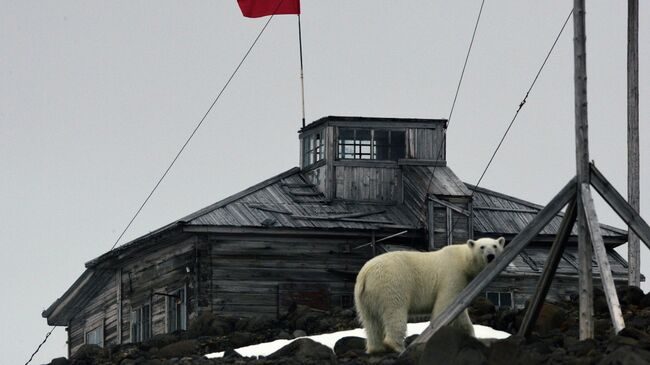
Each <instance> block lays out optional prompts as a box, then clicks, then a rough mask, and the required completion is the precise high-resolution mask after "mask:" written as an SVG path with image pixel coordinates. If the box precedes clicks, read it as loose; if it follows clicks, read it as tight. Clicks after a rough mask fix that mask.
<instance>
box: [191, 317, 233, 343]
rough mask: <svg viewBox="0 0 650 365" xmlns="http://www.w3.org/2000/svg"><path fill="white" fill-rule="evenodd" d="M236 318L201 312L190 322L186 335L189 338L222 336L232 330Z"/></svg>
mask: <svg viewBox="0 0 650 365" xmlns="http://www.w3.org/2000/svg"><path fill="white" fill-rule="evenodd" d="M236 321H237V318H234V317H229V316H217V315H216V314H214V313H212V312H203V313H201V315H199V316H198V317H197V318H195V319H194V320H193V321H191V322H190V325H189V327H188V329H187V335H188V337H190V338H196V337H200V336H224V335H227V334H228V333H230V332H231V331H232V330H233V329H234V325H235V322H236Z"/></svg>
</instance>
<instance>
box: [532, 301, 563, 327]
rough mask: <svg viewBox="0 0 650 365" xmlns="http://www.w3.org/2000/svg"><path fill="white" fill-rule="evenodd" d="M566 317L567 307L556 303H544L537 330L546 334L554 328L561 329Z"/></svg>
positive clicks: (536, 325)
mask: <svg viewBox="0 0 650 365" xmlns="http://www.w3.org/2000/svg"><path fill="white" fill-rule="evenodd" d="M566 319H567V311H566V310H565V309H563V308H562V307H560V306H558V305H556V304H551V303H544V304H543V305H542V308H541V310H540V312H539V317H538V318H537V322H536V324H535V331H537V332H539V333H541V334H545V333H549V332H551V331H552V330H554V329H560V328H562V325H563V324H564V322H565V321H566Z"/></svg>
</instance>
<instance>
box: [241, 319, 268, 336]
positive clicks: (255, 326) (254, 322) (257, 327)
mask: <svg viewBox="0 0 650 365" xmlns="http://www.w3.org/2000/svg"><path fill="white" fill-rule="evenodd" d="M270 328H273V320H272V319H270V318H267V317H262V316H256V317H252V318H249V319H248V320H247V321H241V320H240V321H238V322H237V325H236V326H235V330H236V331H243V332H253V333H255V332H260V331H264V330H267V329H270Z"/></svg>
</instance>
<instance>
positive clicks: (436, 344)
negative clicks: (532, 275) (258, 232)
mask: <svg viewBox="0 0 650 365" xmlns="http://www.w3.org/2000/svg"><path fill="white" fill-rule="evenodd" d="M618 294H619V299H620V301H621V307H622V310H623V315H624V319H625V323H626V326H627V327H626V329H625V330H623V331H621V332H620V333H618V334H614V331H613V329H612V326H611V321H610V319H609V313H608V309H607V303H606V301H605V297H604V295H603V293H602V291H599V290H597V289H596V290H595V295H594V297H595V299H594V310H595V317H596V318H595V338H594V339H592V340H586V341H579V340H578V321H577V318H578V303H577V298H571V300H567V301H561V302H553V303H551V302H547V303H545V304H544V306H543V308H542V311H541V313H540V317H539V319H538V321H537V324H536V326H535V328H534V330H533V334H532V335H531V336H530V338H528V339H524V338H521V337H519V336H516V333H517V330H518V328H519V326H520V324H521V321H522V319H523V315H524V313H525V310H497V309H496V308H495V307H494V306H493V305H492V304H491V303H490V302H488V301H487V300H485V299H482V298H479V299H477V300H475V301H474V302H473V303H472V306H471V307H470V308H469V312H470V317H472V321H473V322H474V323H475V324H483V325H487V326H490V327H493V328H495V329H498V330H503V331H507V332H510V333H512V334H513V336H511V337H510V338H508V339H504V340H477V339H475V338H472V337H469V336H467V335H465V334H463V333H459V332H458V331H457V330H455V329H454V328H450V327H445V328H443V329H441V330H440V331H438V332H437V333H436V334H435V335H434V336H433V337H432V338H431V340H430V341H429V342H428V343H426V344H423V345H420V346H412V347H410V348H409V349H408V350H407V351H406V352H405V353H403V354H401V355H400V354H395V353H387V354H381V355H372V356H371V355H368V354H366V353H365V351H364V340H363V339H362V338H359V337H346V338H343V339H341V340H339V341H338V342H337V343H336V346H335V347H334V350H333V351H332V350H331V349H329V348H328V347H326V346H324V345H321V344H319V343H316V342H314V341H312V340H310V339H306V338H301V339H298V340H296V341H294V342H292V343H291V344H289V345H287V346H285V347H283V348H281V349H280V350H278V351H277V352H275V353H273V354H271V355H269V356H267V357H262V358H243V357H241V356H240V355H239V354H237V353H236V352H235V351H234V350H233V349H235V348H238V347H242V346H247V345H251V344H255V343H262V342H268V341H273V340H276V339H291V338H296V337H302V336H305V335H312V334H319V333H328V332H335V331H341V330H346V329H352V328H356V327H358V323H357V321H356V318H355V313H354V311H352V310H349V309H348V310H340V309H337V310H333V311H328V312H325V311H319V310H314V309H311V308H307V307H303V306H297V307H295V308H293V310H292V311H290V313H288V314H287V315H286V316H285V317H283V318H281V319H279V320H271V319H265V318H249V319H248V318H235V317H224V316H215V315H213V314H210V313H204V314H203V315H201V316H200V317H199V318H197V319H196V320H194V321H193V322H192V323H191V325H190V328H189V329H188V330H187V331H185V332H182V333H176V334H170V335H160V336H155V337H154V338H152V339H151V340H149V341H147V342H144V343H140V344H128V345H121V346H112V347H108V348H104V349H102V348H99V347H96V346H84V347H83V348H82V349H81V350H80V351H78V352H77V353H76V354H75V356H74V357H73V358H72V359H70V360H67V359H63V358H62V359H55V360H53V361H52V363H51V364H52V365H54V364H56V365H67V364H74V365H80V364H122V365H132V364H260V365H262V364H264V365H270V364H345V365H353V364H383V365H389V364H526V365H536V364H602V365H608V364H612V365H613V364H645V363H648V364H650V334H649V333H650V293H649V294H647V295H645V294H644V293H643V292H642V291H641V290H640V289H638V288H635V287H619V288H618ZM413 338H414V336H413V337H411V338H408V339H407V343H410V341H412V340H413ZM219 351H225V352H226V353H225V355H224V357H223V358H220V359H207V358H205V357H204V356H203V355H204V354H207V353H212V352H219Z"/></svg>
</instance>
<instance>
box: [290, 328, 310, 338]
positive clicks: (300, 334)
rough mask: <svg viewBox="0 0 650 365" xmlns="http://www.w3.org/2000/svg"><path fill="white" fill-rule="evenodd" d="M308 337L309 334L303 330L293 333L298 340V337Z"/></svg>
mask: <svg viewBox="0 0 650 365" xmlns="http://www.w3.org/2000/svg"><path fill="white" fill-rule="evenodd" d="M305 336H307V333H306V332H305V331H303V330H295V331H293V337H294V338H298V337H305Z"/></svg>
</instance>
